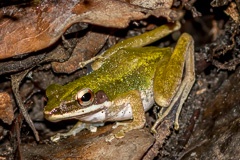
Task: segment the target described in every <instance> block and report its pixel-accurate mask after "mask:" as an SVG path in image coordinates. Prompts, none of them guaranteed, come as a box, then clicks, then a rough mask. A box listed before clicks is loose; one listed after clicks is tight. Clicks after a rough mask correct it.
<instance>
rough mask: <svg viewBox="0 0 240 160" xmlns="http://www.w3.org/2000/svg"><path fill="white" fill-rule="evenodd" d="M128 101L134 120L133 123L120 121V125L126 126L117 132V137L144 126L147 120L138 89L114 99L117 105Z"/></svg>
mask: <svg viewBox="0 0 240 160" xmlns="http://www.w3.org/2000/svg"><path fill="white" fill-rule="evenodd" d="M127 103H129V104H130V105H131V108H132V114H133V121H132V122H131V123H120V125H124V126H123V128H122V129H121V130H120V131H119V132H118V133H116V134H115V137H116V138H122V137H124V135H125V134H124V133H126V132H128V131H131V130H133V129H140V128H143V127H144V125H145V122H146V118H145V112H144V108H143V104H142V100H141V96H140V92H139V91H138V90H132V91H129V92H127V93H125V94H124V95H122V96H121V97H119V98H118V99H116V100H115V101H114V105H116V106H122V105H124V104H127Z"/></svg>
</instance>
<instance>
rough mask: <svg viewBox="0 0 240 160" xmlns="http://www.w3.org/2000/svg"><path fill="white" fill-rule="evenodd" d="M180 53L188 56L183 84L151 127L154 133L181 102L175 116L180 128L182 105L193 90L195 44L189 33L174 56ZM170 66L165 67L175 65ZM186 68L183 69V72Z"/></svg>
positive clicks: (176, 123) (176, 125)
mask: <svg viewBox="0 0 240 160" xmlns="http://www.w3.org/2000/svg"><path fill="white" fill-rule="evenodd" d="M180 51H181V52H180ZM179 53H183V55H185V56H186V59H185V61H182V62H184V63H185V65H182V66H183V67H184V66H185V69H184V70H185V76H184V78H183V80H182V82H181V84H180V85H179V88H178V90H177V92H176V93H175V94H173V95H171V97H173V98H172V100H171V102H170V105H169V107H168V108H167V109H166V110H165V111H164V112H163V110H161V111H160V113H159V118H158V120H157V121H156V122H155V124H154V125H153V127H152V129H151V131H152V132H153V133H156V127H157V126H158V125H159V124H160V123H161V121H162V120H163V119H164V118H165V117H166V116H167V115H168V114H169V113H170V111H171V110H172V109H173V108H174V106H175V105H176V104H177V103H178V102H179V105H178V109H177V112H176V117H175V123H174V129H175V130H178V128H179V123H178V118H179V115H180V112H181V109H182V105H183V103H184V102H185V100H186V99H187V97H188V94H189V92H190V91H191V88H192V86H193V84H194V82H195V70H194V68H195V67H194V46H193V39H192V37H191V36H190V35H189V34H186V33H184V34H183V35H182V36H181V37H180V39H179V40H178V44H177V46H176V48H175V50H174V52H173V54H172V56H175V55H176V54H179ZM174 54H175V55H174ZM171 58H172V57H171ZM173 59H174V58H173ZM179 59H180V58H179ZM169 63H170V62H169ZM173 63H176V64H177V62H176V58H175V59H174V62H173ZM169 67H170V68H167V67H166V68H165V69H166V70H168V71H171V69H174V67H175V66H174V65H169ZM176 67H179V66H176ZM184 70H183V69H182V72H183V71H184ZM169 73H176V72H169ZM176 74H177V73H176ZM164 76H166V77H167V76H169V77H170V78H169V79H171V78H172V77H176V75H173V74H171V75H167V74H164ZM181 77H182V76H181ZM165 88H167V89H168V88H171V86H167V85H165ZM167 89H166V90H167ZM172 93H174V92H172Z"/></svg>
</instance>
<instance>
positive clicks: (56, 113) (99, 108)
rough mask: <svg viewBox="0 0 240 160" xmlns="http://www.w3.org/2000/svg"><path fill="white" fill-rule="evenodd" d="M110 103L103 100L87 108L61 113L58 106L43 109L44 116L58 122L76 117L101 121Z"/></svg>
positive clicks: (83, 119) (81, 119)
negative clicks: (51, 108) (52, 108)
mask: <svg viewBox="0 0 240 160" xmlns="http://www.w3.org/2000/svg"><path fill="white" fill-rule="evenodd" d="M111 105H112V103H111V102H110V101H105V102H104V103H102V104H94V105H91V106H89V107H87V108H83V109H78V110H75V111H71V112H65V113H61V111H60V108H55V109H54V110H52V111H50V112H49V111H45V112H44V116H45V118H46V119H47V120H48V121H51V122H58V121H62V120H67V119H78V120H80V121H85V122H86V121H91V122H93V121H95V122H99V121H103V120H104V119H105V118H106V115H107V109H108V108H109V107H110V106H111Z"/></svg>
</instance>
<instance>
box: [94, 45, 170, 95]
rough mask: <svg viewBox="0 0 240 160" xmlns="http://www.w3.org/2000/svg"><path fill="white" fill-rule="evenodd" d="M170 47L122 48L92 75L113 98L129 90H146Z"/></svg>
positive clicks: (166, 56)
mask: <svg viewBox="0 0 240 160" xmlns="http://www.w3.org/2000/svg"><path fill="white" fill-rule="evenodd" d="M169 52H171V49H170V48H157V47H142V48H130V49H122V50H120V51H119V52H118V53H117V54H114V55H112V56H111V57H110V59H109V60H108V61H107V62H106V63H105V64H104V65H103V66H102V67H101V68H100V69H99V70H97V71H96V72H93V73H94V74H93V75H92V76H93V77H94V76H96V77H95V79H96V78H97V79H100V80H101V82H100V84H101V86H100V89H101V90H103V91H104V92H106V93H107V95H109V98H110V99H114V98H115V97H117V96H118V95H120V94H122V93H126V92H128V91H130V90H133V89H137V90H146V89H148V88H149V87H150V86H151V85H152V79H153V76H154V73H155V69H156V66H157V64H158V62H159V61H160V60H161V59H163V58H168V55H169ZM98 83H99V82H98Z"/></svg>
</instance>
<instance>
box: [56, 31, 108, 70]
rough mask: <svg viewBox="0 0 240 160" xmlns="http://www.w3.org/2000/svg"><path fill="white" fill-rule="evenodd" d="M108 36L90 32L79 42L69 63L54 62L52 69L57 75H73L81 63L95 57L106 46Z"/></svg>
mask: <svg viewBox="0 0 240 160" xmlns="http://www.w3.org/2000/svg"><path fill="white" fill-rule="evenodd" d="M107 38H108V35H106V34H103V33H97V32H91V31H89V32H88V33H87V34H86V36H84V37H83V38H82V39H80V40H79V42H78V43H77V45H76V47H75V49H74V50H73V53H72V56H71V57H70V58H69V59H68V61H66V62H63V63H59V62H52V68H53V70H54V72H56V73H68V74H69V73H72V72H74V71H76V70H77V69H79V62H82V61H86V60H88V59H90V58H92V57H93V56H95V55H96V54H97V53H98V52H99V51H100V49H101V48H102V47H103V45H104V44H105V42H106V40H107Z"/></svg>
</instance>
